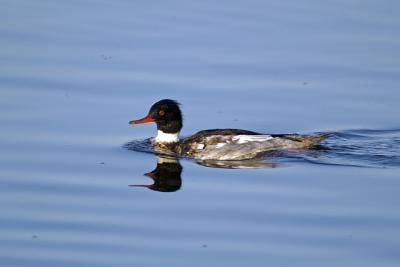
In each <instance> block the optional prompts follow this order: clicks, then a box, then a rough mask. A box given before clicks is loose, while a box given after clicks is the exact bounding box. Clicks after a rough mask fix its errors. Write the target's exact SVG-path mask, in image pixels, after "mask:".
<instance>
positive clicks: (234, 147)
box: [174, 129, 326, 160]
mask: <svg viewBox="0 0 400 267" xmlns="http://www.w3.org/2000/svg"><path fill="white" fill-rule="evenodd" d="M325 138H326V136H325V135H316V136H309V135H298V134H281V135H269V134H261V133H257V132H253V131H247V130H241V129H211V130H204V131H200V132H198V133H196V134H194V135H192V136H190V137H187V138H185V139H183V140H182V141H181V142H180V143H179V144H177V146H176V147H175V149H174V150H175V151H176V153H177V154H179V155H183V156H189V157H193V158H197V159H201V160H209V159H213V160H243V159H249V158H253V157H255V156H257V155H258V154H260V153H263V152H266V151H270V150H278V149H300V148H307V147H311V146H314V145H317V144H319V142H320V141H322V140H323V139H325Z"/></svg>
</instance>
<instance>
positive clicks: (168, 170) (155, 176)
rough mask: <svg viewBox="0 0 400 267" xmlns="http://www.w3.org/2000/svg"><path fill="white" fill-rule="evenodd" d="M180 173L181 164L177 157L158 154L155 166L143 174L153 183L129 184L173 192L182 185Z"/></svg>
mask: <svg viewBox="0 0 400 267" xmlns="http://www.w3.org/2000/svg"><path fill="white" fill-rule="evenodd" d="M181 173H182V165H181V164H180V163H179V160H178V159H177V158H173V157H160V156H158V159H157V167H156V168H155V169H154V170H152V171H151V172H148V173H146V174H145V175H146V176H148V177H150V178H151V179H152V180H153V184H150V185H129V186H132V187H146V188H148V189H151V190H154V191H159V192H175V191H177V190H179V189H180V188H181V186H182V179H181Z"/></svg>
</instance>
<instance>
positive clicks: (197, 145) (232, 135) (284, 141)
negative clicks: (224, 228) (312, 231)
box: [129, 99, 327, 160]
mask: <svg viewBox="0 0 400 267" xmlns="http://www.w3.org/2000/svg"><path fill="white" fill-rule="evenodd" d="M179 105H180V104H179V103H178V102H177V101H175V100H171V99H163V100H160V101H158V102H157V103H155V104H153V105H152V106H151V108H150V111H149V113H148V115H147V116H146V117H144V118H142V119H140V120H132V121H130V122H129V124H141V123H148V122H155V123H156V124H157V136H156V137H155V138H153V139H151V142H152V144H153V146H154V148H155V150H156V152H159V153H161V154H163V153H165V154H171V153H172V154H174V155H177V156H186V157H191V158H195V159H199V160H244V159H250V158H254V157H256V156H257V155H259V154H262V153H264V152H267V151H272V150H281V149H304V148H310V147H313V146H316V145H318V144H319V143H320V142H321V141H322V140H324V139H325V138H327V134H318V135H299V134H262V133H257V132H253V131H248V130H241V129H211V130H203V131H200V132H197V133H195V134H194V135H192V136H189V137H187V138H184V139H182V140H180V139H179V132H180V131H181V129H182V126H183V124H182V112H181V110H180V108H179Z"/></svg>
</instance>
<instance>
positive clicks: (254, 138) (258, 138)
mask: <svg viewBox="0 0 400 267" xmlns="http://www.w3.org/2000/svg"><path fill="white" fill-rule="evenodd" d="M272 138H273V137H272V136H270V135H245V134H240V135H236V136H234V137H233V138H232V140H233V141H236V142H237V144H244V143H247V142H265V141H268V140H271V139H272Z"/></svg>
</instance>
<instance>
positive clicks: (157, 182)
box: [129, 155, 278, 192]
mask: <svg viewBox="0 0 400 267" xmlns="http://www.w3.org/2000/svg"><path fill="white" fill-rule="evenodd" d="M197 163H198V164H200V165H203V166H206V167H212V168H228V169H242V168H275V167H277V166H278V165H277V164H275V163H270V162H267V161H265V159H264V160H260V159H258V160H257V159H252V160H241V161H197ZM182 169H183V168H182V165H181V164H180V163H179V159H178V158H176V157H173V156H171V155H158V156H157V166H156V168H155V169H154V170H152V171H151V172H148V173H145V174H144V175H145V176H147V177H150V178H151V179H152V180H153V184H149V185H143V184H140V185H129V186H131V187H144V188H148V189H151V190H154V191H159V192H175V191H178V190H179V189H180V188H181V186H182V178H181V174H182Z"/></svg>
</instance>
